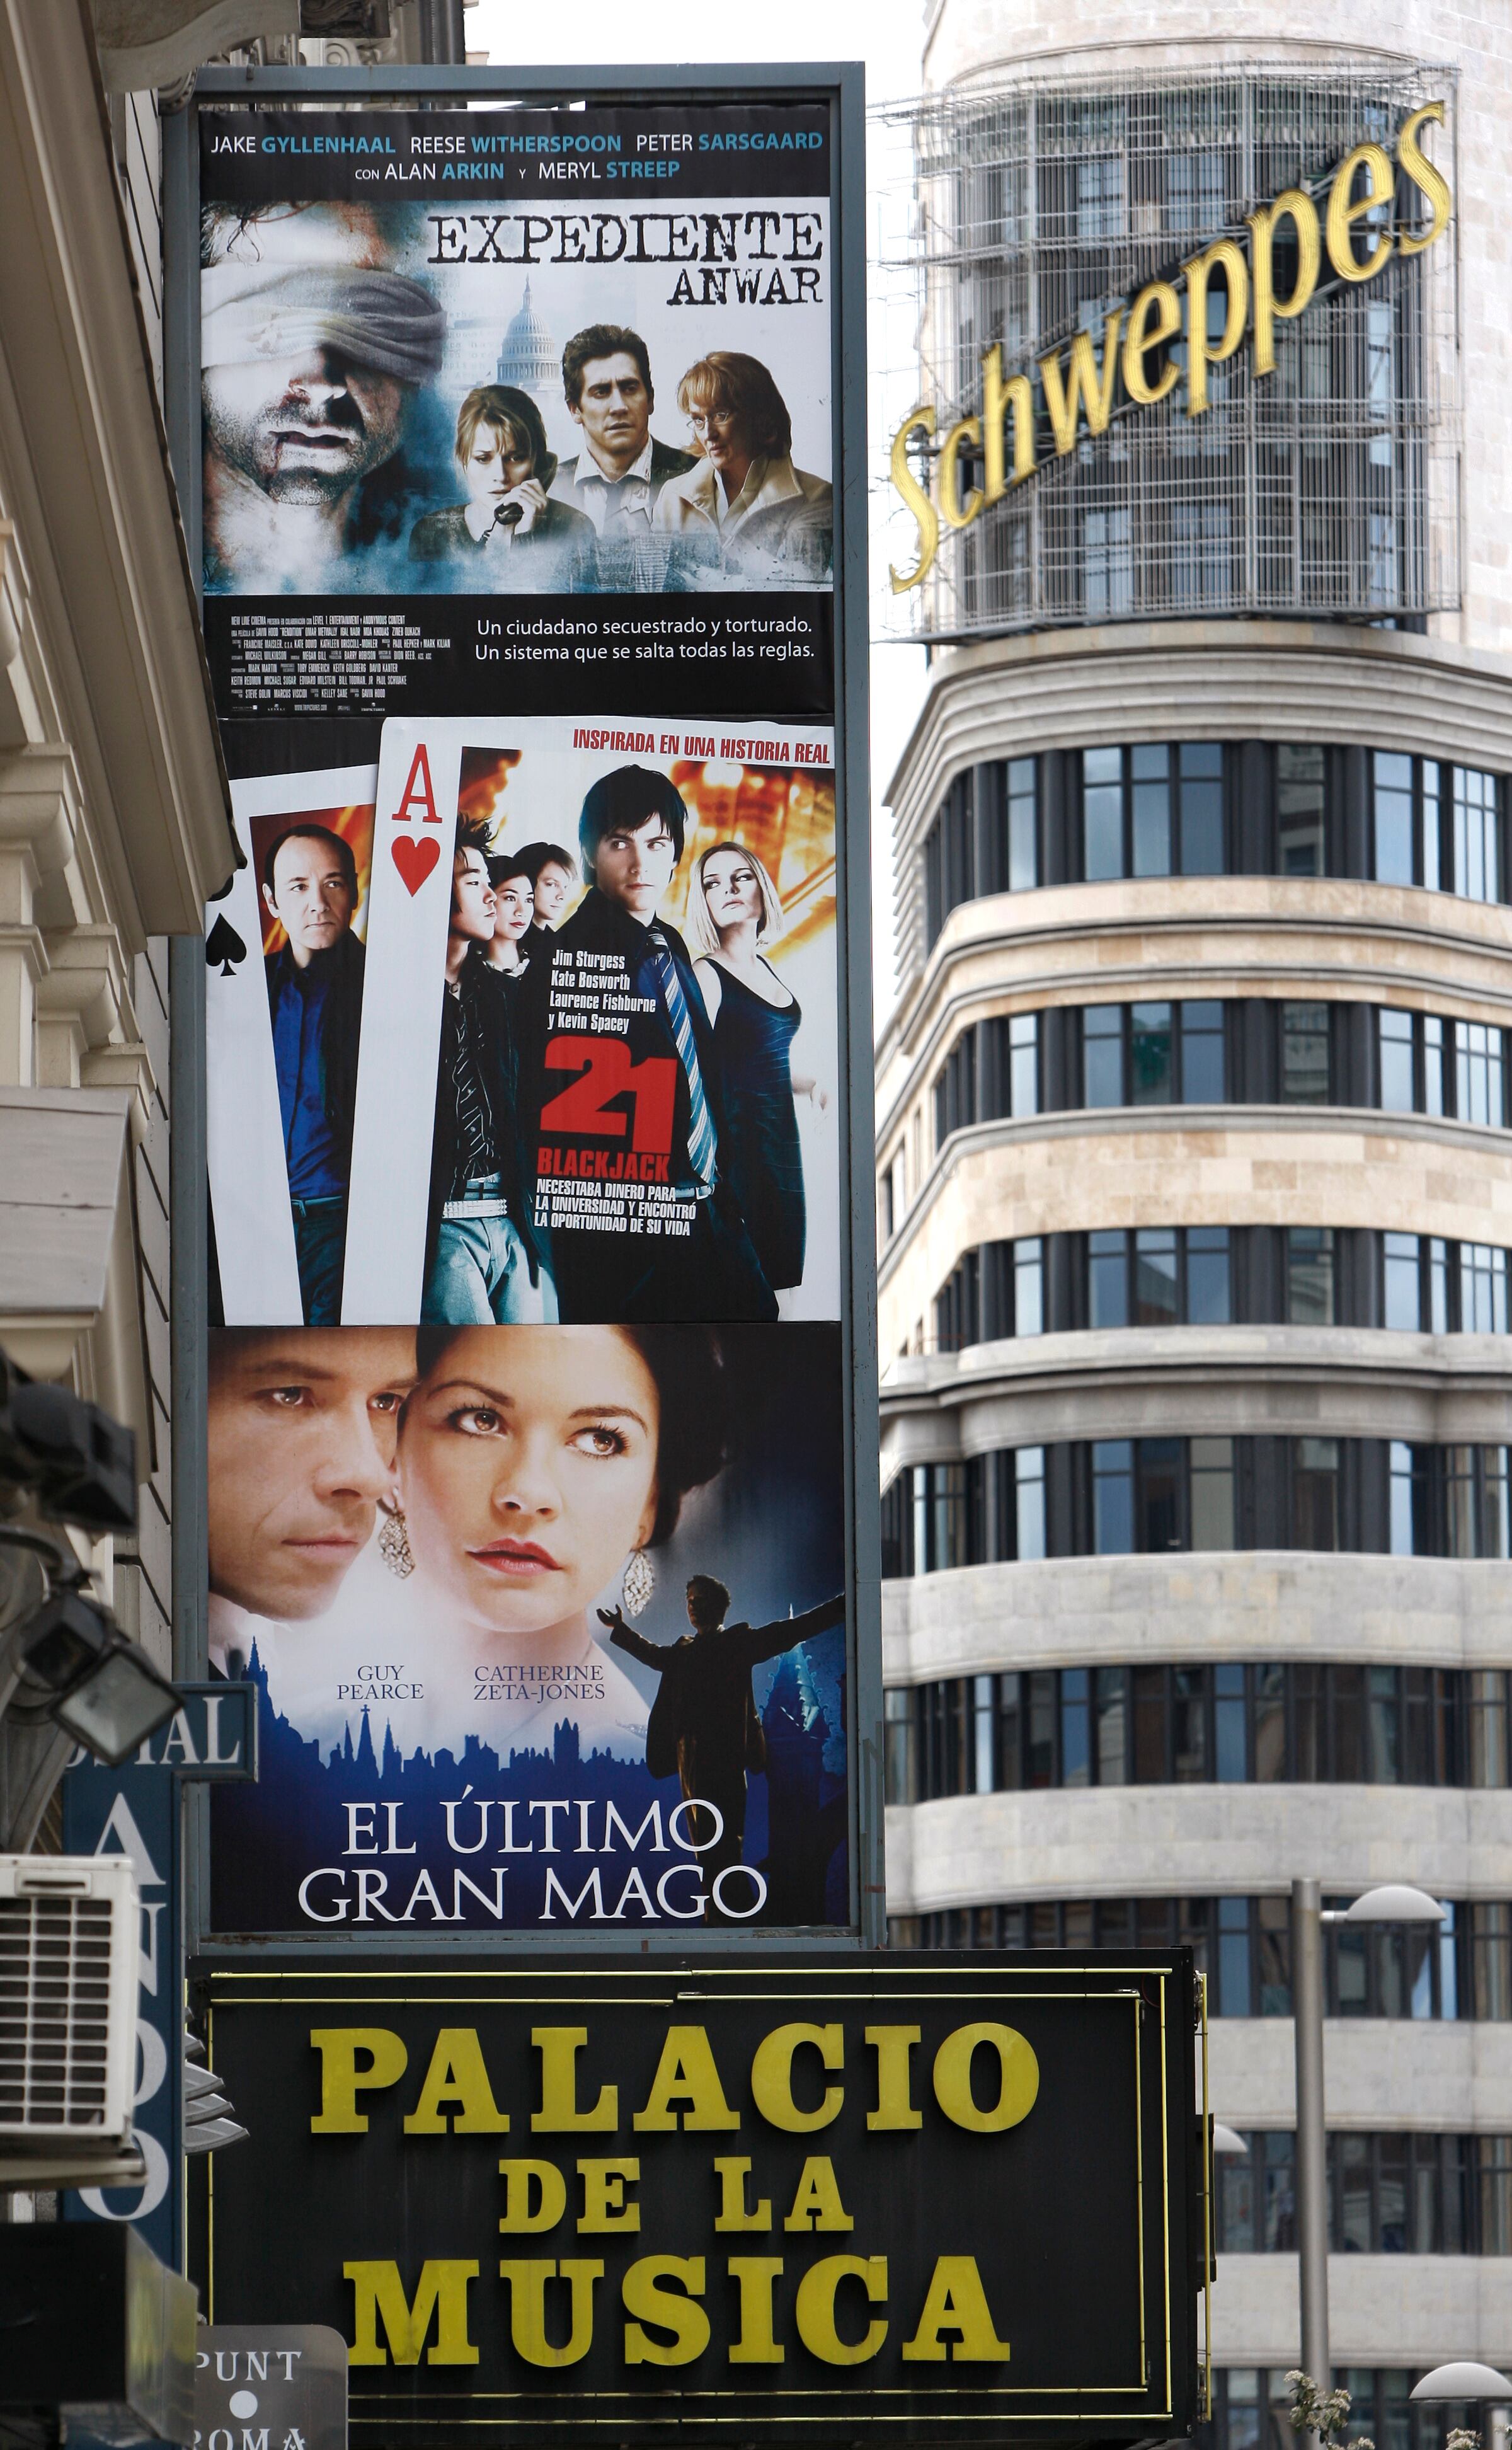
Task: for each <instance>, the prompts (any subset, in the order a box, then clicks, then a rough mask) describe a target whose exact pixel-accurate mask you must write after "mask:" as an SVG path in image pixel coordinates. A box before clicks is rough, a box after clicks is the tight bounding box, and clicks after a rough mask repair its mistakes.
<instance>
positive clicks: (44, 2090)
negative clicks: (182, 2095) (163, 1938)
mask: <svg viewBox="0 0 1512 2450" xmlns="http://www.w3.org/2000/svg"><path fill="white" fill-rule="evenodd" d="M140 1940H141V1910H140V1907H139V1905H138V1902H137V1883H136V1872H135V1869H134V1867H133V1866H132V1864H131V1863H130V1862H129V1861H128V1860H127V1858H126V1857H125V1856H122V1855H114V1856H94V1855H0V2193H4V2192H6V2191H7V2190H9V2189H13V2188H26V2187H44V2186H46V2187H53V2186H78V2187H100V2186H104V2187H121V2186H133V2185H140V2184H141V2183H142V2181H143V2179H144V2178H145V2175H146V2169H145V2163H144V2161H143V2158H142V2154H141V2152H140V2150H139V2149H138V2147H137V2145H136V2144H135V2142H134V2141H133V2138H132V2133H131V2110H132V2104H133V2096H134V2094H135V2091H136V2065H137V1986H138V1978H139V1968H138V1961H137V1959H138V1950H139V1947H140Z"/></svg>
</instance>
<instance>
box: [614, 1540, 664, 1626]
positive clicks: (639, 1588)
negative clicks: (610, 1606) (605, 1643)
mask: <svg viewBox="0 0 1512 2450" xmlns="http://www.w3.org/2000/svg"><path fill="white" fill-rule="evenodd" d="M655 1587H656V1570H655V1567H654V1566H653V1565H652V1564H651V1561H650V1559H649V1557H648V1555H647V1554H646V1551H645V1549H644V1548H632V1549H631V1550H630V1555H629V1556H628V1557H627V1559H626V1560H625V1571H624V1573H623V1575H622V1576H621V1578H620V1586H619V1592H620V1604H621V1606H622V1607H623V1608H624V1610H625V1613H626V1615H627V1616H641V1615H643V1614H644V1612H645V1610H646V1608H647V1607H648V1606H649V1603H650V1596H651V1593H652V1591H653V1590H654V1589H655Z"/></svg>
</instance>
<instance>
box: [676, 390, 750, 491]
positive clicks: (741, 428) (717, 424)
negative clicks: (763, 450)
mask: <svg viewBox="0 0 1512 2450" xmlns="http://www.w3.org/2000/svg"><path fill="white" fill-rule="evenodd" d="M688 423H689V424H690V425H691V427H692V429H693V434H694V437H695V439H696V440H697V443H698V446H699V449H700V450H701V451H702V452H703V455H704V457H705V458H706V459H707V460H708V464H709V466H710V467H711V468H717V469H718V470H719V471H720V472H721V474H724V473H725V471H727V470H730V469H733V468H735V467H737V466H740V467H745V466H747V465H748V464H749V462H750V459H751V457H752V453H751V448H750V441H749V438H748V437H747V435H746V425H745V419H744V418H742V417H741V415H740V412H739V410H738V409H733V408H727V407H724V406H723V405H721V404H719V403H717V402H715V401H708V402H706V403H702V404H701V405H700V406H698V407H696V408H692V409H689V411H688Z"/></svg>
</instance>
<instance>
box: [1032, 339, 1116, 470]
mask: <svg viewBox="0 0 1512 2450" xmlns="http://www.w3.org/2000/svg"><path fill="white" fill-rule="evenodd" d="M1122 323H1123V308H1122V307H1121V306H1120V307H1118V308H1117V310H1116V312H1115V313H1114V314H1112V315H1110V316H1109V317H1108V320H1107V321H1106V323H1105V324H1104V326H1103V336H1102V364H1101V366H1100V368H1099V366H1098V364H1097V360H1096V359H1095V356H1094V354H1093V347H1092V335H1091V333H1090V332H1078V333H1077V334H1076V339H1075V340H1073V341H1072V344H1071V356H1070V360H1069V362H1068V366H1067V371H1066V373H1065V374H1064V375H1062V374H1061V371H1060V353H1059V351H1058V350H1057V349H1052V350H1051V352H1050V355H1049V356H1048V357H1045V358H1041V359H1040V360H1039V376H1040V380H1041V381H1042V382H1043V384H1044V386H1045V406H1046V407H1047V408H1048V410H1049V411H1050V424H1051V430H1052V432H1053V433H1054V435H1055V437H1056V458H1057V459H1063V458H1064V457H1065V456H1066V453H1067V452H1068V451H1073V450H1075V448H1076V426H1077V422H1078V420H1079V418H1080V413H1081V411H1082V409H1083V408H1084V409H1085V410H1086V412H1087V431H1088V433H1089V434H1101V433H1104V432H1105V431H1106V429H1107V424H1108V419H1109V418H1110V416H1111V415H1112V413H1113V386H1114V381H1115V377H1116V375H1117V372H1118V333H1119V329H1120V327H1121V325H1122Z"/></svg>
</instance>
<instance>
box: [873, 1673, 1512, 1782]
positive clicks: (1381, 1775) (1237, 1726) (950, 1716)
mask: <svg viewBox="0 0 1512 2450" xmlns="http://www.w3.org/2000/svg"><path fill="white" fill-rule="evenodd" d="M882 1707H883V1714H884V1731H885V1742H886V1774H887V1800H888V1802H889V1803H929V1802H933V1801H936V1800H937V1799H939V1798H940V1797H942V1796H960V1795H991V1794H994V1793H1014V1792H1018V1791H1020V1790H1022V1789H1025V1788H1037V1787H1078V1786H1171V1785H1176V1786H1181V1785H1219V1786H1240V1785H1250V1784H1254V1783H1260V1784H1270V1783H1277V1784H1290V1785H1313V1784H1319V1783H1321V1784H1324V1785H1328V1786H1345V1785H1370V1786H1459V1787H1464V1786H1468V1787H1504V1786H1507V1785H1509V1784H1512V1752H1509V1745H1508V1736H1507V1728H1508V1721H1507V1670H1506V1669H1505V1668H1502V1667H1487V1668H1481V1667H1477V1668H1450V1667H1394V1666H1393V1667H1366V1666H1355V1665H1353V1664H1352V1663H1342V1662H1340V1663H1330V1662H1319V1663H1315V1662H1312V1661H1305V1662H1298V1661H1281V1660H1270V1661H1261V1662H1246V1661H1240V1660H1234V1661H1231V1662H1230V1661H1217V1662H1213V1663H1200V1664H1194V1665H1192V1666H1186V1667H1177V1666H1171V1665H1164V1666H1162V1665H1152V1666H1138V1667H1032V1668H1017V1667H1013V1668H1002V1669H999V1670H996V1671H992V1672H988V1673H986V1674H983V1675H979V1676H951V1677H945V1678H943V1679H941V1680H939V1681H937V1682H933V1683H928V1684H911V1685H892V1686H890V1687H889V1688H888V1690H887V1692H886V1693H885V1694H884V1696H883V1701H882Z"/></svg>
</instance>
